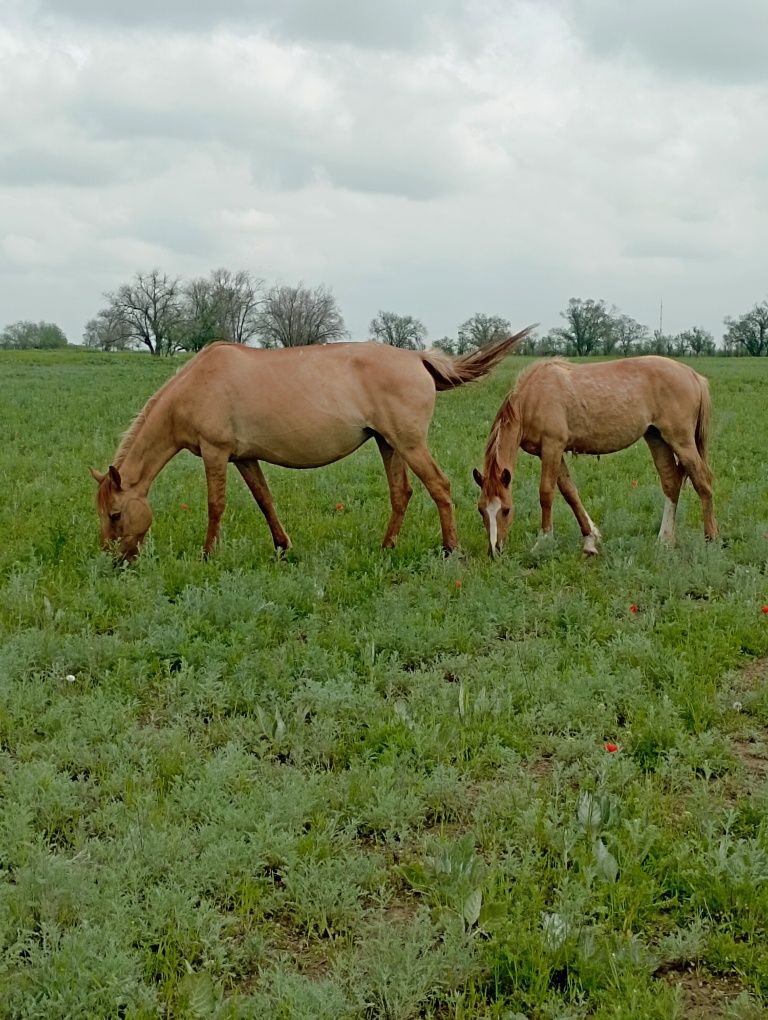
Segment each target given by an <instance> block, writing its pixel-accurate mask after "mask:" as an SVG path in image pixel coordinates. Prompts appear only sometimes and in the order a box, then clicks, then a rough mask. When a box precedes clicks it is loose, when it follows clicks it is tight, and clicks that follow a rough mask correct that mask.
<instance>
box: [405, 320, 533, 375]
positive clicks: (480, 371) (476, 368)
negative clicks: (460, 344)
mask: <svg viewBox="0 0 768 1020" xmlns="http://www.w3.org/2000/svg"><path fill="white" fill-rule="evenodd" d="M532 329H535V327H534V326H528V327H527V328H526V329H521V330H520V332H519V333H515V335H514V336H507V337H504V339H503V340H495V341H494V342H493V343H490V344H486V345H485V346H484V347H480V348H478V350H476V351H471V352H470V353H469V354H463V355H462V356H461V357H460V358H452V357H451V356H450V355H449V354H443V353H442V352H440V351H424V352H423V353H422V354H421V355H420V357H421V360H422V362H423V363H424V368H426V370H427V371H428V372H429V374H430V375H431V376H432V378H433V380H434V382H435V389H437V390H452V389H455V388H456V387H457V386H463V385H464V383H468V382H474V381H475V380H476V379H482V378H483V376H486V375H488V373H489V372H490V371H491V369H493V368H495V367H496V365H498V364H499V362H500V361H503V360H504V358H506V356H507V355H508V354H511V353H512V351H513V350H514V348H515V347H517V345H518V344H519V343H521V342H522V341H523V340H524V339H525V338H526V337H527V336H528V334H529V333H530V332H531V330H532Z"/></svg>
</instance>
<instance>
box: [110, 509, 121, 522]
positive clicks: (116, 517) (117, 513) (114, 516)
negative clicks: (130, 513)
mask: <svg viewBox="0 0 768 1020" xmlns="http://www.w3.org/2000/svg"><path fill="white" fill-rule="evenodd" d="M109 519H110V521H119V520H120V511H119V510H115V512H114V513H112V514H110V515H109Z"/></svg>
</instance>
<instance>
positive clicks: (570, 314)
mask: <svg viewBox="0 0 768 1020" xmlns="http://www.w3.org/2000/svg"><path fill="white" fill-rule="evenodd" d="M560 315H561V317H562V318H563V319H565V321H566V326H564V327H563V326H560V327H558V328H556V329H553V330H551V331H550V334H549V335H550V337H551V338H552V339H557V340H560V341H561V342H562V345H563V348H564V349H565V353H566V354H576V355H578V356H579V357H582V356H584V355H586V354H595V353H597V352H598V351H601V350H602V351H603V352H604V351H605V346H606V344H607V343H608V342H609V341H610V339H611V337H612V332H611V330H612V323H613V319H612V317H611V313H610V312H609V311H608V309H607V308H606V307H605V302H604V301H602V300H600V301H595V300H593V299H592V298H588V299H587V300H583V299H582V298H571V299H570V301H569V302H568V307H567V308H566V310H565V311H564V312H561V313H560Z"/></svg>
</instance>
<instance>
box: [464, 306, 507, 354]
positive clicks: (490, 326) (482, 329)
mask: <svg viewBox="0 0 768 1020" xmlns="http://www.w3.org/2000/svg"><path fill="white" fill-rule="evenodd" d="M511 332H512V327H511V325H510V324H509V321H508V320H507V319H503V318H502V317H501V316H500V315H484V314H483V313H482V312H475V314H474V315H473V316H471V318H469V319H467V321H466V322H462V324H461V325H460V326H459V332H458V336H457V340H458V344H457V347H458V349H457V351H456V353H457V354H467V353H468V352H469V351H475V350H477V349H478V348H479V347H485V345H486V344H490V343H493V342H494V341H495V340H503V339H504V337H505V336H509V335H510V333H511Z"/></svg>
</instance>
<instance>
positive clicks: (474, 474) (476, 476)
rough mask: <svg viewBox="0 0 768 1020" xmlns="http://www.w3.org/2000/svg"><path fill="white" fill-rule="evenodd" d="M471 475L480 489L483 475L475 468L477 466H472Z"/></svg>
mask: <svg viewBox="0 0 768 1020" xmlns="http://www.w3.org/2000/svg"><path fill="white" fill-rule="evenodd" d="M472 477H473V478H474V480H475V481H476V482H477V484H478V485H479V486H480V488H481V489H482V487H483V476H482V475H481V474H480V472H479V471H478V470H477V468H472Z"/></svg>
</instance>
